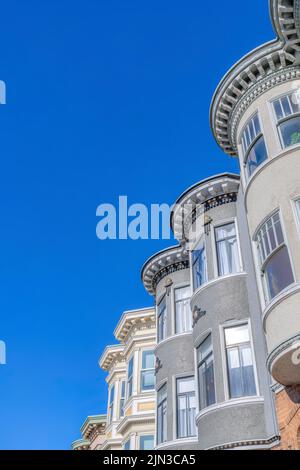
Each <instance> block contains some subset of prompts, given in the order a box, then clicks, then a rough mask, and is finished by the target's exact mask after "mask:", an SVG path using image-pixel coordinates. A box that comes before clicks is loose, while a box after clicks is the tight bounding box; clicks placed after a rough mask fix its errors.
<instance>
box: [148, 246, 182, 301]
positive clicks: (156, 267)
mask: <svg viewBox="0 0 300 470" xmlns="http://www.w3.org/2000/svg"><path fill="white" fill-rule="evenodd" d="M188 268H189V255H188V252H187V251H186V250H185V248H184V247H182V246H180V245H178V246H175V247H172V248H168V249H166V250H163V251H160V252H159V253H157V254H156V255H154V256H152V257H151V258H150V259H149V260H148V261H146V263H145V264H144V266H143V268H142V281H143V284H144V287H145V289H146V290H147V291H148V292H149V294H151V295H155V292H156V287H157V284H158V283H159V282H160V281H161V280H162V279H163V278H164V277H166V276H168V275H170V274H172V273H174V272H176V271H181V270H183V269H188Z"/></svg>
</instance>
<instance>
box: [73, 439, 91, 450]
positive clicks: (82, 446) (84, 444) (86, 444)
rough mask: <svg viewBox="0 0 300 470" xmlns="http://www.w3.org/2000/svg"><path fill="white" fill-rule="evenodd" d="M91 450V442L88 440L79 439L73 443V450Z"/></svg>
mask: <svg viewBox="0 0 300 470" xmlns="http://www.w3.org/2000/svg"><path fill="white" fill-rule="evenodd" d="M89 448H90V441H88V440H86V439H78V440H77V441H74V442H73V443H72V449H73V450H89Z"/></svg>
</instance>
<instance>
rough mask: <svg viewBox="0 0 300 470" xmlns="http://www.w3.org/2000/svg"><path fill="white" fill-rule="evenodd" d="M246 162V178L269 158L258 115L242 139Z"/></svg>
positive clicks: (252, 120) (251, 120)
mask: <svg viewBox="0 0 300 470" xmlns="http://www.w3.org/2000/svg"><path fill="white" fill-rule="evenodd" d="M241 143H242V148H243V154H244V161H245V166H246V169H247V174H246V176H247V177H248V178H249V177H250V176H251V175H252V173H253V172H254V171H255V170H256V168H258V167H259V166H260V165H261V164H262V163H263V162H264V161H265V160H267V158H268V153H267V148H266V144H265V139H264V136H263V134H262V131H261V126H260V122H259V117H258V114H256V115H255V116H254V117H253V118H252V119H250V121H249V122H248V123H247V125H246V127H245V128H244V131H243V133H242V138H241Z"/></svg>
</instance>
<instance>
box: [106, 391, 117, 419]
mask: <svg viewBox="0 0 300 470" xmlns="http://www.w3.org/2000/svg"><path fill="white" fill-rule="evenodd" d="M112 390H113V391H114V396H113V400H111V395H112ZM115 400H116V384H112V385H111V386H110V387H109V395H108V413H107V414H108V423H109V424H111V423H112V422H113V420H114V411H115Z"/></svg>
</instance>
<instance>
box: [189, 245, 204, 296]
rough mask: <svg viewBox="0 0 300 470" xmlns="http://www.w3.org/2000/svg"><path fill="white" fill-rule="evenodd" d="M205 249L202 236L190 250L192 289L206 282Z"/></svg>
mask: <svg viewBox="0 0 300 470" xmlns="http://www.w3.org/2000/svg"><path fill="white" fill-rule="evenodd" d="M206 266H207V265H206V249H205V240H204V236H203V237H202V238H201V240H200V241H199V242H198V244H197V246H196V248H195V250H194V251H193V252H192V267H193V287H194V290H196V289H198V287H200V286H202V285H203V284H205V283H206V282H207V267H206Z"/></svg>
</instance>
